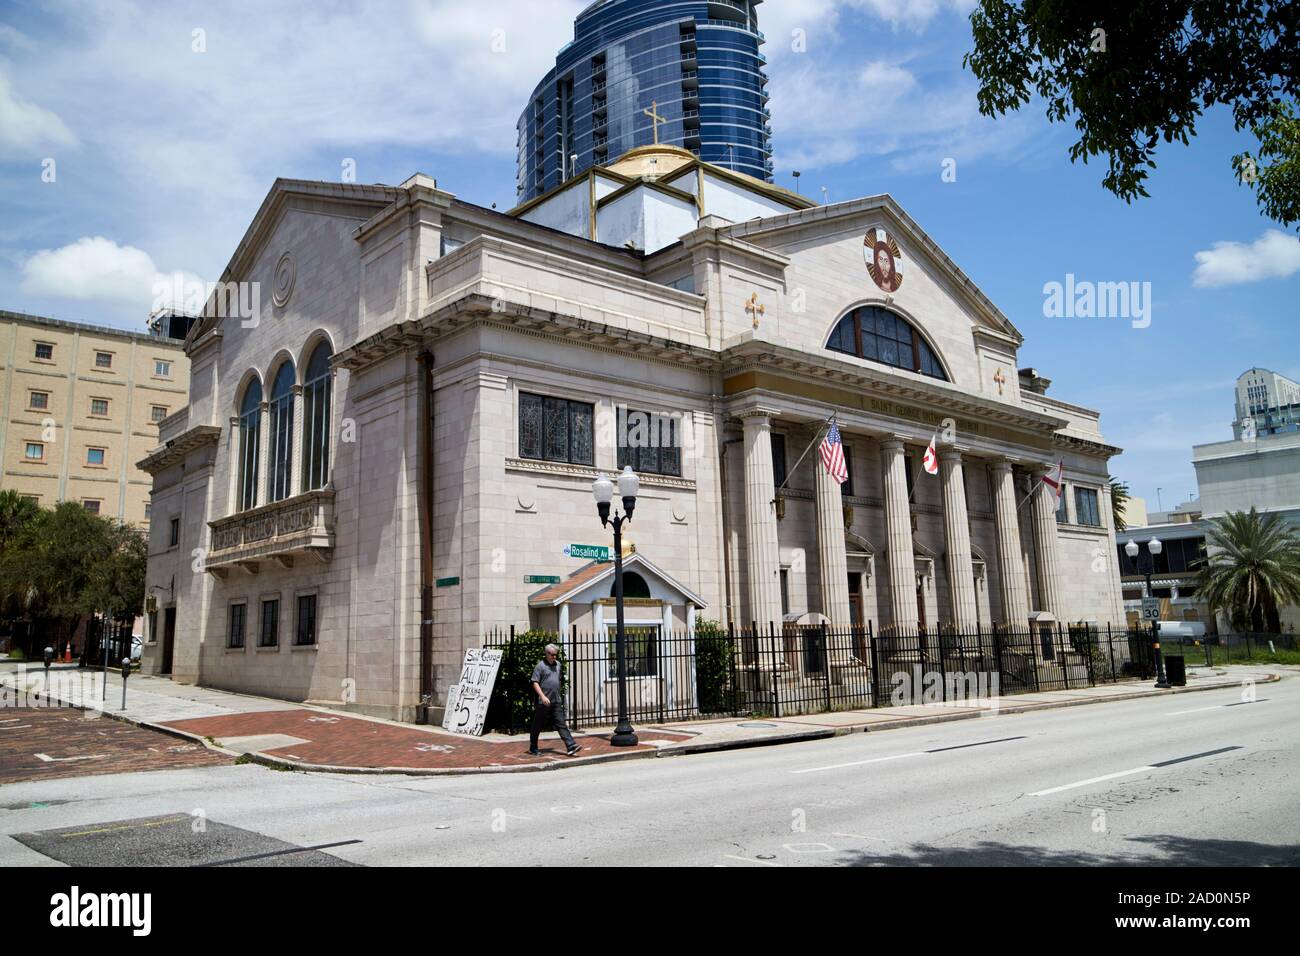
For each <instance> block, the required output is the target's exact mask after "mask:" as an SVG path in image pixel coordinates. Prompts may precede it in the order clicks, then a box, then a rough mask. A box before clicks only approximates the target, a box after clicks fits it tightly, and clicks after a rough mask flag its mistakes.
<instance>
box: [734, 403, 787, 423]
mask: <svg viewBox="0 0 1300 956" xmlns="http://www.w3.org/2000/svg"><path fill="white" fill-rule="evenodd" d="M731 414H733V415H734V416H736V418H739V419H740V420H741V421H742V422H749V421H751V420H753V419H755V418H768V419H770V418H777V417H779V416H780V414H781V410H780V409H779V408H776V407H775V406H772V405H747V406H746V407H744V408H738V409H736V410H735V411H734V412H732V413H731Z"/></svg>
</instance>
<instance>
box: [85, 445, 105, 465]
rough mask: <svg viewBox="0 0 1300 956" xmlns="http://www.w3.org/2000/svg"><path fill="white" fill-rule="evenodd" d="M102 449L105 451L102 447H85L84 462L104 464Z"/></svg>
mask: <svg viewBox="0 0 1300 956" xmlns="http://www.w3.org/2000/svg"><path fill="white" fill-rule="evenodd" d="M104 451H105V450H104V449H103V448H87V449H86V464H87V465H102V464H104Z"/></svg>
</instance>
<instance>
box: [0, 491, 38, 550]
mask: <svg viewBox="0 0 1300 956" xmlns="http://www.w3.org/2000/svg"><path fill="white" fill-rule="evenodd" d="M38 511H40V508H38V507H37V506H36V505H35V504H33V503H32V501H31V499H29V498H24V497H23V496H22V495H20V494H19V493H18V492H16V491H14V490H13V489H12V488H10V489H7V490H5V491H0V553H3V552H4V550H5V548H7V547H9V543H10V542H11V541H13V540H14V537H15V536H16V535H17V534H18V532H19V531H21V530H22V529H23V528H24V527H25V526H26V525H27V523H28V522H29V521H31V520H32V518H33V517H35V515H36V512H38Z"/></svg>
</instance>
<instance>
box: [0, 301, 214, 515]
mask: <svg viewBox="0 0 1300 956" xmlns="http://www.w3.org/2000/svg"><path fill="white" fill-rule="evenodd" d="M189 366H190V360H189V357H188V356H187V355H186V354H185V351H184V349H183V348H182V347H181V343H180V342H179V341H176V340H174V339H168V338H164V337H161V336H154V335H148V334H144V333H137V332H127V331H123V330H121V329H112V328H107V327H104V326H95V325H82V324H80V323H76V322H64V321H60V320H58V319H49V318H44V317H42V316H34V315H26V314H23V313H18V312H8V311H3V310H0V369H3V373H2V377H0V382H3V391H2V392H0V488H12V489H15V490H17V491H19V492H20V493H21V494H23V495H24V496H26V497H29V498H31V499H32V500H33V501H35V502H36V503H37V504H39V505H41V506H42V507H46V508H48V507H52V506H53V505H54V504H55V503H56V502H59V501H79V502H82V503H83V504H85V505H86V507H87V508H90V509H91V510H92V511H95V512H96V513H98V514H101V515H104V516H106V517H112V518H116V519H118V520H120V521H125V522H128V523H131V524H135V525H141V526H146V525H148V523H149V494H150V491H151V479H150V477H149V475H148V474H146V473H145V472H143V471H141V470H140V469H139V467H138V465H137V462H139V460H140V459H141V458H142V457H144V455H145V454H146V453H147V452H148V450H149V449H151V448H153V447H154V446H156V445H157V444H158V423H159V422H160V421H162V420H163V419H164V418H166V417H167V416H169V415H172V414H174V413H176V412H177V411H179V410H180V409H181V408H182V407H183V406H184V405H185V403H186V401H187V397H188V394H189Z"/></svg>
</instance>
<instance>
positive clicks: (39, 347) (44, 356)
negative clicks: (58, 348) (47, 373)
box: [36, 342, 54, 362]
mask: <svg viewBox="0 0 1300 956" xmlns="http://www.w3.org/2000/svg"><path fill="white" fill-rule="evenodd" d="M36 357H37V358H38V359H41V360H42V361H45V362H48V361H51V360H52V359H53V358H54V346H53V345H51V344H50V343H49V342H37V343H36Z"/></svg>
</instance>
